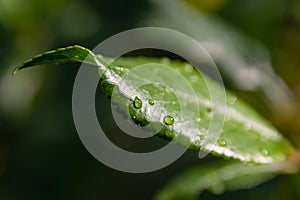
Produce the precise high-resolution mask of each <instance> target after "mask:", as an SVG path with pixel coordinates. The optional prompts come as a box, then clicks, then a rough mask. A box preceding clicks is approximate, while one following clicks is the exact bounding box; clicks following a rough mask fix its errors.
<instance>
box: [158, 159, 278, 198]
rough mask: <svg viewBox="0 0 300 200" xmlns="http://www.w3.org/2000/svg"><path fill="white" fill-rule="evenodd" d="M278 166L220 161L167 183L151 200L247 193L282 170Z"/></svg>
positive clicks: (190, 170)
mask: <svg viewBox="0 0 300 200" xmlns="http://www.w3.org/2000/svg"><path fill="white" fill-rule="evenodd" d="M282 164H283V163H277V164H273V165H261V166H257V165H253V164H252V165H251V164H243V163H237V162H232V161H223V162H219V163H213V164H210V165H203V166H200V167H195V168H193V169H189V170H187V171H185V172H184V173H182V174H180V175H179V176H178V177H176V178H174V179H173V180H171V182H170V183H169V184H167V186H166V187H164V188H163V189H162V190H161V191H159V192H158V193H157V195H156V196H155V199H156V200H171V199H172V200H175V199H197V197H198V196H199V195H200V194H201V193H202V192H204V191H205V190H208V191H209V192H211V193H213V194H222V193H223V192H225V191H233V190H238V189H250V188H252V187H254V186H256V185H259V184H261V183H263V182H265V181H268V180H270V179H272V178H274V177H275V176H276V175H277V174H278V173H280V170H281V169H282V168H283V167H282Z"/></svg>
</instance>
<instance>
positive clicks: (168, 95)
mask: <svg viewBox="0 0 300 200" xmlns="http://www.w3.org/2000/svg"><path fill="white" fill-rule="evenodd" d="M86 56H88V60H85V57H86ZM104 59H105V61H104ZM68 61H71V62H74V61H75V62H86V63H89V64H93V65H98V66H99V68H100V72H101V73H103V74H102V79H101V86H102V88H103V90H104V92H105V93H106V95H107V96H108V97H112V94H113V91H114V89H116V90H115V91H117V92H116V94H118V95H115V97H116V98H113V99H112V100H113V101H114V103H115V104H118V105H119V107H120V108H121V110H129V113H130V115H131V117H132V120H133V121H134V122H135V123H136V124H138V125H141V126H145V125H148V124H151V123H154V124H156V125H158V126H154V129H156V130H157V131H159V133H158V134H157V135H158V136H159V137H162V138H165V139H168V140H172V139H175V140H176V142H178V143H180V144H183V145H188V146H189V147H190V148H192V149H196V150H202V151H204V152H209V153H212V154H213V155H216V156H221V157H224V158H233V159H237V160H240V161H243V162H250V163H256V164H267V163H274V162H279V161H283V160H286V159H287V158H288V156H289V154H290V152H291V151H293V147H292V146H291V144H290V143H289V142H288V141H287V140H286V139H285V138H283V137H282V136H281V134H279V133H278V132H277V130H276V129H275V128H274V127H273V126H272V125H271V124H270V123H269V122H267V121H266V120H264V119H263V118H262V117H261V116H260V115H259V114H258V113H257V112H255V111H254V110H253V109H252V108H250V107H249V106H248V105H247V104H245V103H244V102H242V101H241V100H239V99H238V98H237V97H235V96H234V95H233V94H232V93H230V92H228V91H226V95H227V111H228V112H227V114H226V119H225V124H224V126H223V129H222V133H221V135H220V137H219V140H218V141H217V142H216V141H212V140H209V139H207V138H210V137H211V136H218V135H214V134H217V133H215V132H209V131H208V130H209V124H210V122H211V121H212V117H216V118H217V119H222V116H223V113H222V112H223V111H222V110H223V109H222V107H224V105H222V103H219V104H218V105H213V106H214V108H217V109H213V107H212V105H211V95H210V93H209V91H208V90H207V85H210V87H212V88H213V92H214V94H219V93H221V92H222V91H223V90H224V88H223V87H221V86H220V85H219V84H218V83H217V82H215V81H214V80H212V79H210V78H208V77H207V76H206V75H205V74H203V73H199V72H198V71H197V70H196V69H194V68H193V67H192V66H191V65H189V64H188V63H185V62H181V61H176V60H169V59H167V58H147V57H132V58H128V57H121V58H118V59H117V60H115V61H114V62H113V63H112V64H105V63H109V62H110V61H111V59H106V58H103V57H101V56H95V55H94V54H93V53H92V52H91V51H90V50H88V49H86V48H83V47H79V46H72V47H67V48H62V49H58V50H56V51H50V52H46V53H44V54H42V55H40V56H37V57H35V58H33V59H31V60H29V61H27V62H25V63H23V64H21V65H20V66H18V67H17V68H16V69H15V70H14V73H15V72H17V71H18V70H20V69H23V68H27V67H30V66H33V65H38V64H52V63H59V62H68ZM148 63H156V66H157V64H164V65H168V66H169V67H171V68H170V69H172V70H173V71H174V73H175V72H176V73H177V74H179V75H180V77H184V78H185V80H187V81H188V82H189V84H190V85H191V87H192V89H193V90H194V92H195V97H196V98H195V99H194V98H192V97H191V96H190V94H188V93H187V88H185V87H178V88H173V89H172V88H168V87H164V86H162V85H160V84H146V85H143V86H142V87H139V88H134V86H135V85H136V83H137V82H138V83H143V82H145V81H150V82H151V81H152V82H153V80H152V79H150V78H153V79H155V80H157V81H158V82H160V81H165V80H168V81H169V82H171V83H174V84H175V83H176V82H178V79H177V78H174V77H173V76H170V75H169V74H168V73H162V71H163V70H153V69H154V68H153V69H152V68H149V67H148V68H144V71H143V73H142V74H140V75H138V74H133V75H128V73H127V72H132V71H134V70H137V69H138V67H137V66H141V65H143V64H148ZM153 67H154V66H153ZM161 69H163V68H161ZM172 73H173V72H172ZM176 73H175V74H176ZM129 74H130V73H129ZM175 93H176V95H178V96H176V95H174V94H175ZM136 98H138V99H139V100H140V102H138V103H139V104H141V105H140V106H141V107H140V108H137V107H136V106H135V105H134V104H135V102H134V100H135V99H136ZM178 99H181V100H182V99H183V101H184V103H182V102H181V103H180V102H179V100H178ZM150 102H151V103H150ZM151 104H153V105H151ZM197 108H198V109H197ZM182 113H184V114H183V115H181V114H182ZM166 117H172V118H173V120H171V121H172V123H169V122H170V120H169V119H167V118H166ZM193 133H196V134H195V135H194V134H193Z"/></svg>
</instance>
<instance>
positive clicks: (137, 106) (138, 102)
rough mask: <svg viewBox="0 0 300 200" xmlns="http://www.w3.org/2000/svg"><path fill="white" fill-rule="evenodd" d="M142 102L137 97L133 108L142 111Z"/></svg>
mask: <svg viewBox="0 0 300 200" xmlns="http://www.w3.org/2000/svg"><path fill="white" fill-rule="evenodd" d="M142 104H143V103H142V101H141V100H140V99H139V98H138V97H135V98H134V100H133V106H134V107H135V108H136V109H140V108H141V107H142Z"/></svg>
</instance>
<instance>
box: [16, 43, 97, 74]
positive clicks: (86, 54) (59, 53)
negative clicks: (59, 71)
mask: <svg viewBox="0 0 300 200" xmlns="http://www.w3.org/2000/svg"><path fill="white" fill-rule="evenodd" d="M83 61H85V62H86V63H88V64H92V65H97V63H96V62H95V59H94V54H93V53H92V52H91V51H90V50H89V49H87V48H84V47H81V46H78V45H74V46H69V47H66V48H60V49H57V50H53V51H48V52H45V53H43V54H41V55H37V56H35V57H34V58H32V59H30V60H27V61H25V62H24V63H22V64H20V65H19V66H18V67H16V68H15V69H14V70H13V74H15V73H17V72H18V71H19V70H21V69H23V68H28V67H32V66H35V65H44V64H59V63H65V62H83Z"/></svg>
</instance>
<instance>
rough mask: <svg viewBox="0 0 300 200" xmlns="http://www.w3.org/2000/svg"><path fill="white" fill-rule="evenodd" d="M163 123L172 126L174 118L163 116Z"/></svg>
mask: <svg viewBox="0 0 300 200" xmlns="http://www.w3.org/2000/svg"><path fill="white" fill-rule="evenodd" d="M164 121H165V124H166V125H172V124H174V118H173V117H172V116H165V118H164Z"/></svg>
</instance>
